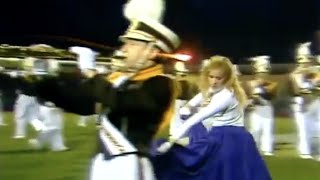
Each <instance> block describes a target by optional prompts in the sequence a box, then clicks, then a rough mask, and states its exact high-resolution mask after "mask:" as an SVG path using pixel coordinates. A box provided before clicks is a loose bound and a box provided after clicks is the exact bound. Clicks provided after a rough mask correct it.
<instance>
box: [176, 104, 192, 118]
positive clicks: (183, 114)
mask: <svg viewBox="0 0 320 180" xmlns="http://www.w3.org/2000/svg"><path fill="white" fill-rule="evenodd" d="M179 114H180V118H181V119H183V120H186V119H188V118H189V117H190V116H191V110H190V108H189V107H182V108H181V109H180V110H179Z"/></svg>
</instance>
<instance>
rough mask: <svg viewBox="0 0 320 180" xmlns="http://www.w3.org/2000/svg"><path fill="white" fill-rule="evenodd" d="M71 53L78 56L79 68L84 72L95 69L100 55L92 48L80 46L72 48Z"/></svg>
mask: <svg viewBox="0 0 320 180" xmlns="http://www.w3.org/2000/svg"><path fill="white" fill-rule="evenodd" d="M69 51H70V52H73V53H75V54H77V55H78V66H79V68H80V69H81V70H82V71H84V70H86V69H95V67H96V56H97V55H98V53H96V52H94V51H93V50H92V49H90V48H86V47H78V46H74V47H70V48H69Z"/></svg>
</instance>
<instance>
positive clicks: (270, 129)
mask: <svg viewBox="0 0 320 180" xmlns="http://www.w3.org/2000/svg"><path fill="white" fill-rule="evenodd" d="M249 119H250V132H251V134H252V135H253V137H254V139H255V141H256V143H257V145H258V146H259V147H260V150H261V151H263V152H269V153H272V152H273V143H274V110H273V107H272V105H271V104H270V105H264V106H255V107H254V109H253V110H252V111H251V112H250V115H249Z"/></svg>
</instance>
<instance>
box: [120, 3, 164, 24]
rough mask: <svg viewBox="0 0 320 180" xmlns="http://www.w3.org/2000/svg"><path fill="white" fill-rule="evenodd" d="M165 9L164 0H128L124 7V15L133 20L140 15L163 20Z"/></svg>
mask: <svg viewBox="0 0 320 180" xmlns="http://www.w3.org/2000/svg"><path fill="white" fill-rule="evenodd" d="M164 11H165V2H164V1H163V0H128V2H127V3H126V4H125V5H124V7H123V13H124V16H125V17H126V18H127V19H128V20H130V21H132V20H134V19H138V18H140V17H148V18H151V19H153V20H156V21H159V22H162V20H163V13H164Z"/></svg>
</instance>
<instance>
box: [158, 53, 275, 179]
mask: <svg viewBox="0 0 320 180" xmlns="http://www.w3.org/2000/svg"><path fill="white" fill-rule="evenodd" d="M210 59H211V60H210V62H209V63H208V65H206V66H205V68H203V70H202V72H201V86H200V87H201V92H200V93H199V94H197V95H196V96H195V97H194V98H192V99H191V100H190V101H189V102H188V104H187V106H186V108H189V111H191V112H192V109H195V108H196V109H197V110H196V111H195V113H191V116H190V117H189V118H187V119H186V120H185V122H184V123H183V124H182V126H181V127H180V128H179V130H178V131H176V132H175V133H174V134H172V136H171V137H170V138H169V141H168V142H164V143H163V144H161V145H160V146H159V147H158V148H157V151H158V152H154V153H155V154H157V153H158V154H157V155H155V156H154V159H155V160H154V161H155V162H156V163H155V170H156V171H157V172H158V175H159V177H158V178H159V179H184V180H188V179H192V180H206V179H225V180H226V179H228V180H232V179H246V180H253V179H257V180H258V179H266V180H267V179H271V177H270V174H269V172H268V170H267V168H266V165H265V163H264V162H263V159H262V157H261V156H260V154H259V151H258V149H257V147H256V145H255V142H254V139H253V137H252V136H251V134H250V133H249V132H247V131H246V129H245V128H244V122H243V110H244V107H245V106H246V104H247V103H246V99H247V98H246V94H245V92H244V90H243V89H242V87H241V86H240V84H239V82H238V79H237V76H236V73H235V71H234V67H233V65H232V63H231V62H230V60H229V59H228V58H226V57H223V56H213V57H211V58H210ZM197 107H198V108H197ZM185 135H187V136H188V137H189V139H190V140H189V144H188V145H186V146H181V145H179V144H177V141H178V140H179V139H180V138H181V137H184V136H185ZM159 153H160V154H159ZM162 153H163V154H162ZM159 157H161V158H159ZM239 167H242V168H241V169H239Z"/></svg>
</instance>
